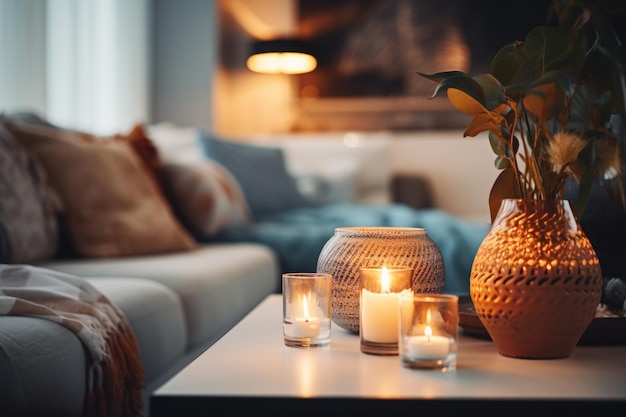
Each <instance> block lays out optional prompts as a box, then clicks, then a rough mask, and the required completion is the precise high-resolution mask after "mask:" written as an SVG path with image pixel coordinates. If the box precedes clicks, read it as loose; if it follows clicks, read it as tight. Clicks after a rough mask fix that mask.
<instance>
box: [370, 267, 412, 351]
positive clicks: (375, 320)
mask: <svg viewBox="0 0 626 417" xmlns="http://www.w3.org/2000/svg"><path fill="white" fill-rule="evenodd" d="M359 271H360V278H361V282H360V287H361V295H360V297H361V298H360V304H359V308H360V311H359V335H360V338H361V352H363V353H370V354H374V355H397V354H398V334H399V330H398V329H399V327H398V323H399V320H400V313H399V305H400V300H399V298H398V297H399V295H400V294H401V293H402V294H411V295H412V294H413V291H412V290H411V277H412V275H413V269H412V268H410V267H405V266H396V267H384V266H383V267H373V266H365V267H361V268H360V270H359Z"/></svg>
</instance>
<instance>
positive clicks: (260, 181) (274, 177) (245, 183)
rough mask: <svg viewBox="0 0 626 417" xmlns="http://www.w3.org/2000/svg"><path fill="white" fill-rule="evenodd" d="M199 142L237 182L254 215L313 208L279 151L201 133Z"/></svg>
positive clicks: (206, 154) (273, 148) (206, 152)
mask: <svg viewBox="0 0 626 417" xmlns="http://www.w3.org/2000/svg"><path fill="white" fill-rule="evenodd" d="M198 140H199V142H200V147H201V149H202V150H203V152H204V154H205V156H206V157H207V158H209V159H212V160H215V161H217V162H219V163H220V164H222V165H223V166H224V167H225V168H226V169H227V170H228V171H230V173H231V174H233V176H234V177H235V178H236V179H237V181H238V182H239V184H240V185H241V188H242V189H243V192H244V194H245V196H246V200H247V201H248V204H249V205H250V210H251V211H252V215H253V216H257V215H261V214H266V213H273V212H277V211H281V210H285V209H290V208H297V207H308V206H311V205H313V203H312V202H310V201H309V200H307V199H306V198H305V197H304V196H303V195H302V194H300V192H299V191H298V188H297V186H296V183H295V181H294V179H293V178H292V177H291V176H290V175H289V173H288V172H287V169H286V167H285V158H284V155H283V151H282V149H280V148H278V147H272V146H261V145H250V144H246V143H244V142H238V141H234V140H233V141H231V140H226V139H220V138H216V137H214V136H212V135H210V134H208V133H206V132H203V131H201V132H200V133H199V137H198Z"/></svg>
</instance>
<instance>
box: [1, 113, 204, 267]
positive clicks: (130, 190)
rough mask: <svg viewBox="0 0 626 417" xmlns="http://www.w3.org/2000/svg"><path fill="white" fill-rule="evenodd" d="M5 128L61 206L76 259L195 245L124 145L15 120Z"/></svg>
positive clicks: (118, 142)
mask: <svg viewBox="0 0 626 417" xmlns="http://www.w3.org/2000/svg"><path fill="white" fill-rule="evenodd" d="M5 127H6V128H7V129H8V130H9V131H10V132H11V133H12V134H13V135H14V136H15V137H16V138H17V139H18V140H19V142H20V143H21V144H22V145H23V146H24V147H25V148H27V149H28V151H30V152H31V153H32V154H33V155H35V156H36V158H37V159H38V160H39V161H41V163H42V165H43V167H44V168H45V170H46V173H47V177H48V180H49V184H50V186H51V188H52V189H53V190H54V191H55V192H57V193H58V195H59V197H60V200H61V201H62V203H63V215H64V217H65V221H66V224H67V227H68V231H69V236H70V237H71V240H72V243H73V245H74V247H75V249H76V252H77V253H78V254H79V255H82V256H86V257H115V256H130V255H141V254H147V253H163V252H169V251H178V250H188V249H192V248H193V247H195V242H194V240H193V238H192V237H191V236H190V235H189V233H188V232H187V231H186V230H185V229H184V227H183V226H182V225H181V224H180V222H179V221H178V220H177V219H176V217H175V216H174V214H173V212H172V209H171V207H170V206H169V204H168V203H167V201H166V200H165V198H164V197H163V195H162V194H161V193H160V191H159V190H158V188H157V186H156V181H154V180H153V179H152V178H151V177H150V176H149V174H148V172H147V170H146V169H145V166H144V165H143V164H142V162H141V160H140V158H139V157H138V156H137V155H136V153H135V152H134V150H133V148H132V146H131V145H130V144H129V143H128V142H127V141H123V140H119V137H118V138H117V139H115V140H113V139H98V138H96V137H94V136H92V135H88V134H84V133H80V132H73V131H67V130H62V129H53V128H48V127H42V126H35V125H27V124H21V123H17V122H15V123H5Z"/></svg>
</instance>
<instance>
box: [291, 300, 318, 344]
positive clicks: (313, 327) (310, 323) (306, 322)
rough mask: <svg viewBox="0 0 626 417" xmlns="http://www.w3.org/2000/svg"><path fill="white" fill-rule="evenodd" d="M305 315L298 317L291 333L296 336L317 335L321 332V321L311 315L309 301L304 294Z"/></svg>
mask: <svg viewBox="0 0 626 417" xmlns="http://www.w3.org/2000/svg"><path fill="white" fill-rule="evenodd" d="M302 312H303V317H301V318H296V320H295V321H294V322H293V325H292V328H291V333H292V336H294V337H316V336H319V334H320V321H319V319H317V318H315V317H311V315H310V313H309V301H308V299H307V296H306V295H303V296H302Z"/></svg>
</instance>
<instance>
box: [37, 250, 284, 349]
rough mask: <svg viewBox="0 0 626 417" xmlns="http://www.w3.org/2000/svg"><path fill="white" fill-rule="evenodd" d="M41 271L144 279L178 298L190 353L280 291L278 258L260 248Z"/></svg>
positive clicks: (57, 265) (64, 264)
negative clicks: (162, 287) (161, 285)
mask: <svg viewBox="0 0 626 417" xmlns="http://www.w3.org/2000/svg"><path fill="white" fill-rule="evenodd" d="M40 266H43V267H46V268H50V269H55V270H59V271H63V272H67V273H70V274H73V275H78V276H83V277H97V276H108V277H114V276H117V277H142V278H148V279H152V280H154V281H157V282H160V283H162V284H164V285H165V286H167V287H169V288H171V289H173V290H174V292H176V293H177V294H178V297H179V298H180V300H181V302H182V304H183V308H184V311H185V318H186V321H187V337H188V343H187V348H188V349H192V350H193V349H198V348H203V347H207V346H208V345H209V344H210V343H212V342H214V341H215V340H217V338H219V337H221V335H223V334H224V333H225V332H226V331H227V330H229V329H230V328H231V327H232V326H233V325H234V324H235V323H236V322H237V321H239V320H240V319H241V318H243V316H245V314H247V313H248V312H249V311H250V309H251V308H252V307H254V306H255V305H256V304H258V303H259V302H260V301H261V300H262V299H263V298H265V296H267V295H268V294H270V293H272V292H280V272H279V266H278V259H277V257H276V254H275V253H274V252H273V251H272V250H271V249H270V248H269V247H267V246H265V245H261V244H256V243H240V244H236V245H233V244H229V243H226V244H213V243H212V244H203V245H200V246H199V247H198V249H196V250H192V251H185V252H178V253H167V254H162V255H159V256H156V255H148V256H136V257H132V258H128V257H127V258H114V259H108V260H104V259H79V260H71V261H62V260H55V261H47V262H42V263H41V264H40Z"/></svg>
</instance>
